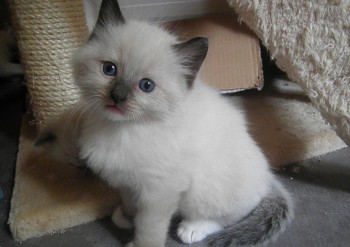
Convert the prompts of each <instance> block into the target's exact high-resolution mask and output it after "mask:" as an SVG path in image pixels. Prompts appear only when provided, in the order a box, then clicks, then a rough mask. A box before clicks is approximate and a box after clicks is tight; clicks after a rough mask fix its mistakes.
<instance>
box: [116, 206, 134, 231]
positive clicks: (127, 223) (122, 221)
mask: <svg viewBox="0 0 350 247" xmlns="http://www.w3.org/2000/svg"><path fill="white" fill-rule="evenodd" d="M112 221H113V223H114V224H115V225H116V226H118V227H119V228H122V229H130V228H133V227H134V223H133V222H132V220H130V219H128V218H127V217H126V216H124V214H123V211H122V207H121V206H118V207H117V208H116V209H115V210H114V212H113V215H112Z"/></svg>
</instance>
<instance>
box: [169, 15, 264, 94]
mask: <svg viewBox="0 0 350 247" xmlns="http://www.w3.org/2000/svg"><path fill="white" fill-rule="evenodd" d="M168 25H170V26H169V28H170V29H173V30H176V31H177V32H179V33H181V34H183V39H184V40H188V39H190V38H193V37H198V36H202V37H207V38H208V39H209V51H208V55H207V57H206V59H205V61H204V64H203V66H202V68H201V71H200V76H201V77H202V78H203V79H204V80H205V81H206V82H207V83H208V84H210V85H213V86H214V87H216V88H218V89H220V90H222V92H223V93H230V92H236V91H241V90H244V89H250V88H258V89H259V88H262V86H263V72H262V62H261V56H260V46H259V40H258V38H257V37H256V36H255V34H254V33H253V32H252V31H251V30H250V29H249V28H248V27H247V26H245V25H244V24H243V23H239V22H238V20H237V17H236V16H235V15H233V14H232V13H222V14H215V15H210V16H206V17H201V18H196V19H189V20H181V21H175V22H170V23H168Z"/></svg>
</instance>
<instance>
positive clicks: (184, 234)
mask: <svg viewBox="0 0 350 247" xmlns="http://www.w3.org/2000/svg"><path fill="white" fill-rule="evenodd" d="M222 229H223V227H222V226H221V225H219V224H218V223H216V222H214V221H193V222H192V221H182V222H181V223H180V225H179V228H178V229H177V235H178V237H179V238H180V239H181V240H182V242H184V243H186V244H193V243H195V242H199V241H201V240H203V239H205V238H206V237H207V236H208V235H210V234H212V233H215V232H218V231H220V230H222Z"/></svg>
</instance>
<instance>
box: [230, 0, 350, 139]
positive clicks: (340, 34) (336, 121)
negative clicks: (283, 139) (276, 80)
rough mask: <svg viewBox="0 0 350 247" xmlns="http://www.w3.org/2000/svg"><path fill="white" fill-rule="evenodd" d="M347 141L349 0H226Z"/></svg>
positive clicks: (349, 117)
mask: <svg viewBox="0 0 350 247" xmlns="http://www.w3.org/2000/svg"><path fill="white" fill-rule="evenodd" d="M227 2H228V3H229V4H230V6H231V7H232V8H233V9H234V10H235V11H236V12H237V13H238V14H239V17H240V18H241V20H242V21H244V22H245V23H246V24H247V25H248V26H249V27H250V28H251V29H252V30H253V31H254V32H255V33H256V34H257V35H258V37H259V38H260V39H261V40H262V42H263V44H264V45H265V46H266V47H267V49H268V50H269V52H270V54H271V56H272V57H273V58H274V59H275V60H276V64H277V66H278V67H280V68H281V69H282V70H284V71H286V72H287V74H288V76H289V77H290V78H291V79H292V80H294V81H295V82H297V83H299V84H300V85H301V86H302V88H303V89H304V91H305V93H306V94H307V95H308V96H309V98H310V99H311V101H312V102H313V104H314V106H316V107H317V109H318V110H319V111H320V112H321V114H322V116H323V117H324V119H325V120H326V121H327V122H329V123H330V124H331V125H332V127H333V128H334V129H335V130H336V132H337V134H338V135H339V136H340V137H341V138H342V139H343V140H344V142H345V143H346V144H347V145H348V146H349V145H350V38H349V37H350V36H349V35H350V14H349V13H350V1H348V0H335V1H328V0H318V1H308V0H253V1H242V0H227Z"/></svg>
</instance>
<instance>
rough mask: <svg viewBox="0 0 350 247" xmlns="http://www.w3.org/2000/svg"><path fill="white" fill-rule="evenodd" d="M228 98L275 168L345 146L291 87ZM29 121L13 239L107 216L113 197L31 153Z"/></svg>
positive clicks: (15, 199)
mask: <svg viewBox="0 0 350 247" xmlns="http://www.w3.org/2000/svg"><path fill="white" fill-rule="evenodd" d="M227 97H230V100H232V104H242V105H243V107H244V108H245V110H246V111H247V116H248V120H249V122H250V124H251V132H252V134H253V135H254V137H255V139H256V141H257V142H258V143H259V144H260V145H261V147H262V149H263V150H264V152H265V153H266V155H267V156H268V158H269V159H270V160H271V164H272V165H273V166H281V165H285V164H289V163H291V162H294V161H298V160H303V159H306V158H309V157H313V156H317V155H320V154H324V153H327V152H331V151H335V150H337V149H340V148H342V147H345V144H344V143H343V141H341V140H340V139H339V138H338V137H337V135H336V134H335V132H334V131H333V130H332V129H331V128H330V127H329V126H328V125H326V124H325V123H324V121H323V120H322V117H321V115H320V114H319V112H318V110H316V109H315V108H313V107H312V105H311V104H310V102H309V100H308V98H307V97H306V96H305V95H303V93H302V91H301V90H300V88H298V87H297V86H296V85H295V84H294V83H290V82H288V81H284V80H277V81H275V82H274V84H273V85H272V87H271V88H268V89H267V90H266V92H264V93H258V92H255V93H247V94H245V95H244V96H227ZM29 121H30V119H29V118H28V116H25V117H24V119H23V125H22V130H21V138H20V145H19V153H18V159H17V169H16V177H15V187H14V191H13V197H12V202H11V211H10V218H9V224H10V227H11V230H12V233H13V236H14V238H15V239H16V240H25V239H27V238H31V237H35V236H41V235H44V234H47V233H51V232H56V231H61V230H63V229H66V228H68V227H72V226H75V225H79V224H82V223H85V222H88V221H92V220H96V219H99V218H102V217H104V216H107V215H110V214H111V212H112V210H113V207H114V206H115V205H116V204H118V202H119V198H118V194H117V192H115V191H113V190H111V189H109V188H108V187H107V186H105V185H104V184H103V183H102V182H100V181H99V180H98V179H96V178H93V177H90V176H87V175H86V174H85V173H84V172H82V171H80V170H78V169H76V168H74V167H71V166H69V165H66V164H58V163H55V162H54V161H53V160H51V159H49V158H48V157H46V156H45V155H44V154H42V153H39V152H38V151H37V150H35V149H34V148H33V138H34V136H35V129H34V128H33V127H32V126H30V125H29V124H28V122H29Z"/></svg>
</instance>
